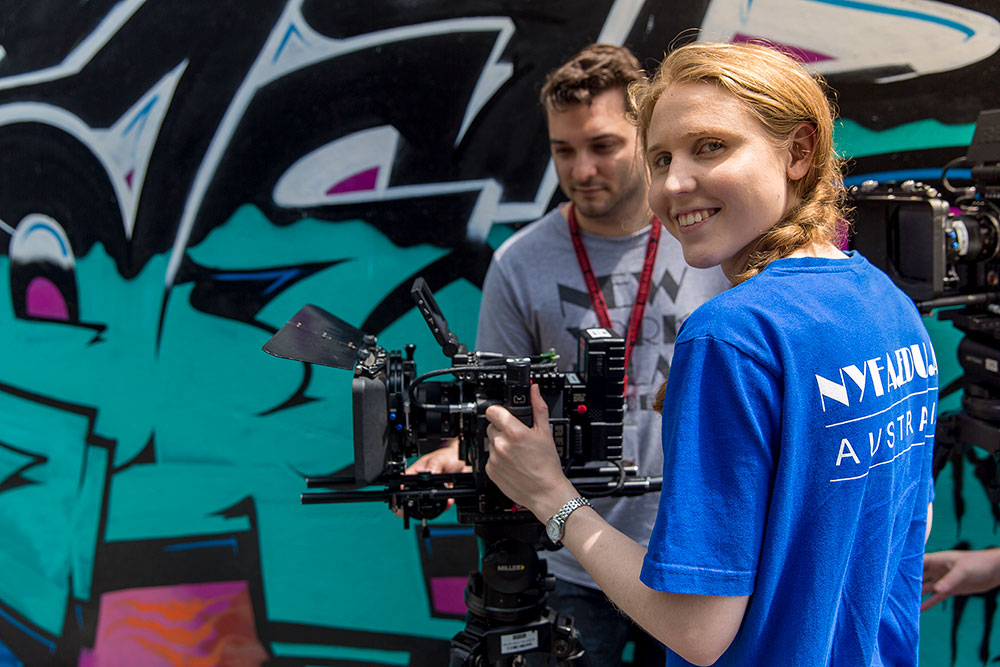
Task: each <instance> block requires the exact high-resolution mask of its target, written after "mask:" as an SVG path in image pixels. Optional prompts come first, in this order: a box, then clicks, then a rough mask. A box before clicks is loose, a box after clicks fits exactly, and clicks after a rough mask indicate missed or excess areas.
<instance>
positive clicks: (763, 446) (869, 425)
mask: <svg viewBox="0 0 1000 667" xmlns="http://www.w3.org/2000/svg"><path fill="white" fill-rule="evenodd" d="M937 381H938V375H937V361H936V358H935V355H934V351H933V349H932V348H931V342H930V338H929V337H928V335H927V332H926V330H925V329H924V326H923V323H922V322H921V320H920V316H919V314H918V312H917V310H916V308H915V307H914V305H913V303H912V302H911V301H910V300H909V299H907V298H906V297H905V296H904V295H903V294H902V293H901V292H900V291H899V290H898V289H897V288H896V287H895V286H894V285H893V284H892V282H891V281H890V280H889V279H888V278H887V277H886V276H885V274H883V273H882V272H881V271H879V270H878V269H876V268H874V267H873V266H872V265H871V264H869V263H868V261H867V260H865V259H864V258H863V257H862V256H861V255H859V254H857V253H850V254H849V256H848V257H847V258H846V259H821V258H791V259H782V260H778V261H775V262H773V263H771V264H770V265H769V266H768V267H767V268H766V269H765V270H764V271H763V272H761V273H760V274H759V275H757V276H756V277H754V278H751V279H750V280H748V281H746V282H744V283H742V284H741V285H738V286H736V287H734V288H732V289H730V290H728V291H727V292H724V293H723V294H721V295H719V296H717V297H715V298H714V299H712V300H711V301H709V302H708V303H707V304H705V305H704V306H702V307H701V308H699V309H698V310H696V311H695V312H694V313H693V314H692V315H691V317H690V318H689V319H688V320H687V322H686V323H685V324H684V326H683V327H682V329H681V331H680V333H679V334H678V337H677V343H676V347H675V353H674V363H673V366H672V368H671V371H670V379H669V382H668V384H667V393H666V400H665V403H664V410H663V449H664V464H663V470H664V472H663V491H662V492H661V495H660V506H659V510H658V515H657V520H656V525H655V527H654V529H653V535H652V537H651V539H650V544H649V551H648V553H647V555H646V558H645V561H644V563H643V568H642V574H641V579H642V581H643V582H644V583H645V584H646V585H647V586H649V587H651V588H654V589H657V590H661V591H667V592H671V593H689V594H698V595H717V596H740V595H751V596H752V597H751V598H750V602H749V604H748V606H747V611H746V615H745V617H744V619H743V623H742V625H741V627H740V630H739V632H738V633H737V635H736V638H735V639H734V640H733V643H732V645H731V646H730V647H729V649H728V650H727V651H726V653H725V654H724V655H723V656H722V658H721V659H720V660H719V662H718V663H717V664H719V665H739V666H741V667H743V666H746V665H769V666H771V665H795V666H796V667H809V666H811V665H823V666H826V665H844V666H849V667H858V666H862V665H908V666H912V665H915V664H916V662H917V645H918V628H919V608H920V588H921V580H922V575H923V552H924V537H925V530H926V521H927V504H928V502H929V501H930V500H931V498H932V495H931V494H932V490H931V461H932V453H933V448H934V426H935V408H936V401H937V385H938V382H937ZM667 664H668V665H674V664H677V665H686V664H688V663H687V662H686V661H684V660H682V659H681V658H679V657H678V656H677V655H676V654H673V653H670V655H669V657H668V660H667Z"/></svg>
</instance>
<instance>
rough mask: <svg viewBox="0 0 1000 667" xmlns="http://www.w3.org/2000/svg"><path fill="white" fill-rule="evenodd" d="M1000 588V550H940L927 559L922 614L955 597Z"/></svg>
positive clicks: (927, 556)
mask: <svg viewBox="0 0 1000 667" xmlns="http://www.w3.org/2000/svg"><path fill="white" fill-rule="evenodd" d="M997 586H1000V549H981V550H978V551H938V552H934V553H929V554H926V555H925V556H924V587H923V594H924V595H927V594H928V593H930V594H931V595H930V597H929V598H927V599H926V600H924V601H923V604H921V605H920V609H921V611H923V610H926V609H930V608H931V607H933V606H934V605H936V604H937V603H938V602H941V601H942V600H946V599H948V598H949V597H951V596H953V595H971V594H973V593H982V592H983V591H988V590H990V589H991V588H996V587H997Z"/></svg>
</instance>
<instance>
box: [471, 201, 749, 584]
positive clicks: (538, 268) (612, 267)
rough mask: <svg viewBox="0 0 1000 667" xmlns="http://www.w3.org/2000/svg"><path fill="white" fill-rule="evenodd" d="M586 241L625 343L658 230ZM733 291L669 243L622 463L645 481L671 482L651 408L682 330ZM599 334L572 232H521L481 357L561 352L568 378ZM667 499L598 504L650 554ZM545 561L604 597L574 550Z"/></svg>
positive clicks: (639, 363) (633, 386)
mask: <svg viewBox="0 0 1000 667" xmlns="http://www.w3.org/2000/svg"><path fill="white" fill-rule="evenodd" d="M582 235H583V240H584V245H585V246H586V248H587V254H588V256H589V257H590V263H591V265H592V267H593V270H594V274H595V275H596V276H597V280H598V282H599V283H600V285H601V289H602V291H603V293H604V298H605V300H606V301H607V304H608V312H609V314H610V317H611V322H612V324H613V326H614V329H615V331H616V332H617V333H618V334H619V335H621V336H624V335H625V328H626V326H627V325H628V319H629V314H630V313H631V310H632V302H633V300H634V299H635V294H636V291H637V290H638V287H639V273H640V271H641V270H642V264H643V260H644V258H645V253H646V242H647V241H648V238H649V228H648V227H647V228H646V229H644V230H643V231H641V232H639V233H637V234H634V235H629V236H622V237H607V236H597V235H593V234H587V233H586V232H583V234H582ZM727 287H729V281H728V280H727V279H726V278H725V276H724V275H723V274H722V271H721V270H720V269H718V268H714V269H693V268H691V267H690V266H688V265H687V264H685V262H684V256H683V254H682V253H681V247H680V244H679V243H678V242H677V241H676V239H674V238H673V237H672V236H671V235H670V234H668V233H663V234H662V235H661V237H660V245H659V249H658V251H657V256H656V264H655V268H654V270H653V280H652V286H651V289H650V296H649V302H648V303H647V306H646V312H645V317H644V320H643V323H642V336H641V337H640V338H639V341H638V343H637V345H636V347H635V349H634V350H633V351H632V358H631V363H630V366H629V369H628V391H627V399H628V402H627V406H628V407H627V411H626V414H625V437H624V455H623V457H622V458H623V460H624V461H626V462H629V461H632V462H635V463H636V464H637V465H638V466H639V475H640V476H646V475H649V476H656V475H660V474H661V473H662V469H663V452H662V449H661V443H660V418H659V415H658V414H657V413H656V412H655V411H653V409H652V402H653V396H654V395H655V394H656V390H657V389H658V388H659V386H660V384H662V383H663V380H664V379H665V378H666V376H667V373H668V372H669V369H670V359H671V357H672V356H673V352H674V339H675V338H676V336H677V330H678V328H679V327H680V325H681V323H682V322H683V321H684V319H685V318H686V317H687V316H688V315H689V314H691V312H692V311H693V310H694V309H695V308H697V307H698V306H700V305H701V304H702V303H704V302H705V301H707V300H708V299H710V298H712V297H713V296H715V295H716V294H718V293H719V292H721V291H722V290H724V289H726V288H727ZM597 326H600V324H599V323H598V321H597V315H596V314H595V313H594V310H593V308H592V306H591V304H590V296H589V294H588V293H587V286H586V284H585V283H584V280H583V276H582V274H581V272H580V265H579V263H578V262H577V258H576V253H575V252H574V250H573V243H572V241H571V240H570V236H569V228H568V225H567V222H566V219H565V218H564V217H563V215H562V214H561V213H560V211H559V209H558V208H557V209H554V210H552V211H550V212H549V213H548V214H546V215H545V216H544V217H543V218H541V219H540V220H537V221H535V222H534V223H532V224H530V225H528V226H527V227H525V228H523V229H521V230H519V231H518V232H517V233H515V234H514V235H513V236H511V237H510V238H509V239H507V241H506V242H505V243H504V244H503V245H501V246H500V248H499V249H498V250H497V251H496V253H494V255H493V261H492V262H491V263H490V267H489V270H488V271H487V273H486V280H485V282H484V284H483V299H482V303H481V305H480V310H479V328H478V335H477V336H478V337H477V339H476V349H477V350H482V351H489V352H501V353H505V354H520V355H529V354H540V353H543V352H546V351H548V350H549V349H554V350H555V351H556V353H557V354H558V355H559V368H560V370H563V371H566V370H573V367H574V366H575V364H576V351H577V334H578V332H579V331H580V330H581V329H586V328H590V327H597ZM658 495H659V494H656V493H647V494H644V495H642V496H634V497H630V498H598V499H595V500H594V501H593V504H594V507H595V509H596V510H597V511H598V512H599V513H600V514H601V516H603V517H604V518H605V519H606V520H607V521H608V522H609V523H611V524H612V525H613V526H615V528H617V529H618V530H620V531H622V532H623V533H625V534H626V535H628V536H629V537H631V538H632V539H634V540H636V541H637V542H640V543H641V544H643V545H645V544H647V543H648V541H649V534H650V532H651V531H652V529H653V521H654V520H655V519H656V510H657V502H658ZM543 555H546V557H547V560H548V562H549V570H550V571H551V572H552V573H553V574H555V575H556V576H557V577H559V578H560V579H564V580H566V581H570V582H572V583H575V584H580V585H584V586H590V587H594V588H596V584H595V583H594V581H593V579H591V578H590V576H589V575H588V574H587V573H586V571H584V569H583V568H582V567H580V565H579V564H578V563H577V562H576V559H575V558H573V556H572V555H571V554H570V553H569V552H568V551H567V550H565V549H560V550H559V551H555V552H551V553H548V554H543Z"/></svg>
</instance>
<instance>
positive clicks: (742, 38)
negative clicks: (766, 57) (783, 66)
mask: <svg viewBox="0 0 1000 667" xmlns="http://www.w3.org/2000/svg"><path fill="white" fill-rule="evenodd" d="M733 41H734V42H738V43H739V42H755V43H758V44H767V45H768V46H772V47H774V48H775V49H777V50H778V51H781V52H782V53H787V54H788V55H790V56H793V57H795V58H799V59H800V60H802V62H807V63H818V62H822V61H824V60H836V58H834V57H833V56H828V55H826V54H824V53H819V52H817V51H810V50H808V49H802V48H799V47H797V46H792V45H790V44H779V43H778V42H774V41H771V40H769V39H764V38H763V37H754V36H753V35H744V34H743V33H739V32H738V33H736V34H735V35H733Z"/></svg>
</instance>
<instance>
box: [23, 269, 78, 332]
mask: <svg viewBox="0 0 1000 667" xmlns="http://www.w3.org/2000/svg"><path fill="white" fill-rule="evenodd" d="M24 304H25V309H26V310H27V312H28V316H29V317H43V318H45V319H47V320H62V321H66V320H68V319H69V308H67V307H66V300H65V299H64V298H63V295H62V292H60V291H59V288H58V287H56V286H55V285H54V284H53V283H52V281H51V280H49V279H48V278H42V277H41V276H39V277H37V278H33V279H32V280H31V282H30V283H28V289H27V290H25V295H24Z"/></svg>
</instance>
